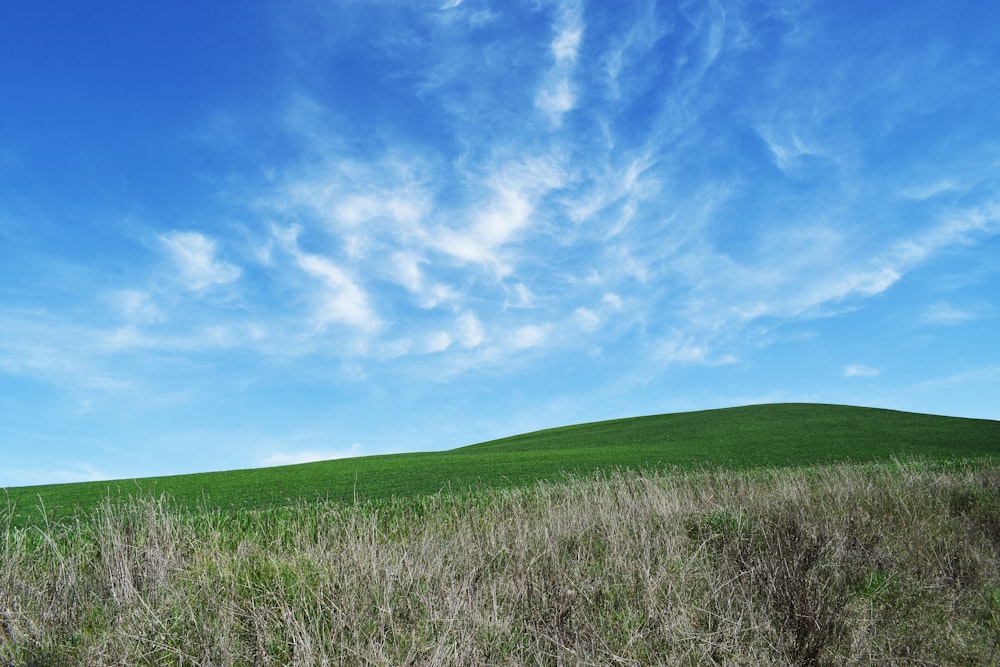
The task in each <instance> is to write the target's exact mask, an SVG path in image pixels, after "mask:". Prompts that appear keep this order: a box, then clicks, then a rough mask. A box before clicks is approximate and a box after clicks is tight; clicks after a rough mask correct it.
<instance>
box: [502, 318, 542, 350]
mask: <svg viewBox="0 0 1000 667" xmlns="http://www.w3.org/2000/svg"><path fill="white" fill-rule="evenodd" d="M550 329H551V327H550V326H549V325H535V324H529V325H527V326H523V327H518V328H517V329H515V330H514V332H513V334H512V335H511V338H510V341H509V345H510V347H511V349H514V350H524V349H527V348H531V347H539V346H540V345H542V344H544V343H545V340H546V338H547V337H548V334H549V330H550Z"/></svg>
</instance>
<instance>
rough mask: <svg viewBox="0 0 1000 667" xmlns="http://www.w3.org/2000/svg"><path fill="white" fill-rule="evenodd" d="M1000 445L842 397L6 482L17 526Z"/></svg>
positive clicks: (997, 435)
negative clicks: (160, 508) (280, 460)
mask: <svg viewBox="0 0 1000 667" xmlns="http://www.w3.org/2000/svg"><path fill="white" fill-rule="evenodd" d="M984 455H1000V422H997V421H991V420H976V419H960V418H954V417H941V416H934V415H923V414H914V413H907V412H898V411H893V410H881V409H874V408H860V407H853V406H841V405H817V404H794V403H793V404H770V405H755V406H746V407H738V408H724V409H719V410H704V411H699V412H686V413H675V414H665V415H654V416H648V417H637V418H629V419H619V420H612V421H605V422H597V423H591V424H579V425H574V426H567V427H562V428H554V429H548V430H544V431H537V432H534V433H528V434H523V435H517V436H513V437H509V438H504V439H501V440H494V441H491V442H485V443H481V444H478V445H471V446H468V447H461V448H458V449H452V450H448V451H440V452H420V453H410V454H390V455H383V456H366V457H359V458H352V459H341V460H334V461H322V462H318V463H307V464H300V465H291V466H280V467H273V468H259V469H250V470H232V471H223V472H212V473H202V474H194V475H178V476H169V477H154V478H146V479H127V480H117V481H112V482H85V483H78V484H59V485H53V486H33V487H17V488H9V489H4V490H3V491H2V493H3V497H0V503H4V502H5V503H6V504H7V505H8V506H9V507H10V508H12V510H11V512H12V514H13V517H12V519H11V520H12V523H13V524H14V525H19V526H26V525H32V524H36V523H38V522H39V521H42V520H43V519H46V518H47V519H48V520H57V519H59V518H61V517H65V516H72V515H73V514H74V513H76V512H78V511H81V510H82V511H87V510H89V509H92V508H94V507H97V506H98V505H100V504H101V503H103V502H104V501H105V500H106V499H108V498H109V497H110V498H115V497H120V496H133V495H138V496H159V495H163V494H166V495H167V496H169V497H170V498H171V502H172V503H175V504H177V505H179V506H181V507H184V508H187V509H189V510H195V509H197V510H201V509H206V508H219V509H225V510H238V509H268V508H276V507H283V506H286V505H289V504H295V503H298V502H301V501H306V502H315V501H326V500H338V501H342V502H347V503H355V502H378V501H383V500H388V499H391V498H394V497H398V496H414V495H426V494H433V493H437V492H439V491H442V490H449V491H451V492H453V493H466V492H474V491H481V490H487V489H494V488H523V487H525V486H530V485H532V484H535V483H537V482H539V481H544V480H549V481H555V480H558V479H560V478H561V477H562V476H563V475H565V474H572V475H586V474H590V473H593V472H595V471H600V470H604V471H609V470H664V469H673V468H677V469H680V470H694V469H700V468H708V469H718V468H724V469H734V470H748V469H752V468H760V467H770V466H800V465H815V464H820V463H834V462H854V463H865V462H878V461H891V460H893V459H896V458H908V457H919V458H925V459H931V460H952V459H960V458H977V457H981V456H984Z"/></svg>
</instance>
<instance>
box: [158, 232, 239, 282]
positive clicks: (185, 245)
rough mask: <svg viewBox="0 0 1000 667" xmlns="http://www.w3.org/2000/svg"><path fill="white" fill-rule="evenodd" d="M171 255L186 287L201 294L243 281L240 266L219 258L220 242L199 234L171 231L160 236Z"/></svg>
mask: <svg viewBox="0 0 1000 667" xmlns="http://www.w3.org/2000/svg"><path fill="white" fill-rule="evenodd" d="M160 242H161V243H162V244H163V247H164V248H165V249H166V251H167V254H168V256H169V257H170V259H171V260H172V261H173V262H174V264H175V265H176V266H177V268H178V270H179V271H180V277H181V280H182V282H183V283H184V285H185V286H186V287H187V288H188V289H190V290H192V291H195V292H200V291H202V290H205V289H207V288H209V287H213V286H215V285H225V284H227V283H231V282H233V281H235V280H237V279H239V277H240V274H241V271H240V269H239V267H237V266H236V265H234V264H231V263H229V262H226V261H224V260H220V259H218V258H217V257H216V242H215V241H214V240H212V239H210V238H208V237H207V236H205V235H204V234H201V233H199V232H178V231H174V232H170V233H169V234H164V235H162V236H160Z"/></svg>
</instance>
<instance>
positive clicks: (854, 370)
mask: <svg viewBox="0 0 1000 667" xmlns="http://www.w3.org/2000/svg"><path fill="white" fill-rule="evenodd" d="M881 374H882V371H881V369H878V368H873V367H872V366H865V365H863V364H851V365H850V366H847V367H845V368H844V372H843V375H844V377H845V378H872V377H878V376H879V375H881Z"/></svg>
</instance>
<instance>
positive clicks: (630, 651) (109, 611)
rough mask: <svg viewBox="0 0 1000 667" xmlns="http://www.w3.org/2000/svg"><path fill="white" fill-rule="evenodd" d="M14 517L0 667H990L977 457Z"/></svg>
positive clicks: (988, 555)
mask: <svg viewBox="0 0 1000 667" xmlns="http://www.w3.org/2000/svg"><path fill="white" fill-rule="evenodd" d="M3 521H4V518H3V515H2V514H0V523H2V522H3ZM6 521H7V524H8V528H7V530H6V531H5V533H4V538H3V540H4V541H3V542H2V543H0V664H5V663H7V662H10V663H13V664H18V665H20V664H40V665H58V664H74V665H75V664H88V665H118V664H129V665H143V664H152V665H160V664H176V665H267V664H275V665H321V664H358V665H560V664H568V665H611V664H620V665H645V664H678V665H684V664H687V665H712V664H715V665H732V664H741V665H872V664H879V665H914V664H935V665H988V664H997V663H998V662H1000V649H998V646H997V641H998V637H1000V558H998V556H1000V466H998V465H997V464H995V463H994V464H991V463H988V462H985V461H983V460H979V461H976V462H974V463H970V464H969V465H946V466H944V465H940V464H935V463H928V462H923V463H917V462H914V463H907V464H902V465H895V464H879V465H858V464H838V465H832V466H818V467H813V468H801V469H785V470H778V469H758V470H755V471H744V472H737V471H716V472H689V473H678V472H675V473H669V474H668V473H648V474H638V473H631V474H612V475H599V476H591V477H587V478H577V479H569V480H564V481H563V482H560V483H544V484H535V485H532V486H531V487H530V488H522V489H493V490H484V491H481V492H478V493H476V494H472V495H471V496H470V495H466V496H462V497H459V496H457V495H452V494H446V493H444V494H436V495H431V496H418V497H411V498H397V499H393V500H389V501H385V502H381V503H360V504H357V505H352V504H345V503H341V502H335V501H331V502H320V503H312V504H308V503H298V504H296V505H294V506H288V507H283V508H273V509H269V510H266V511H250V510H243V511H238V512H232V511H225V512H223V511H219V510H217V509H216V510H208V511H206V512H204V513H202V514H192V513H188V512H184V513H178V512H176V511H173V510H171V509H170V504H169V503H167V502H166V501H165V500H164V499H162V498H151V497H138V498H134V499H123V500H114V501H111V500H106V501H105V502H104V504H103V505H102V506H101V507H99V508H98V509H97V510H96V511H94V512H93V513H92V514H78V515H75V516H73V517H71V518H67V519H64V520H61V521H59V522H56V523H53V524H50V525H47V526H41V527H31V528H16V527H12V526H11V525H10V515H9V514H8V515H7V517H6Z"/></svg>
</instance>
